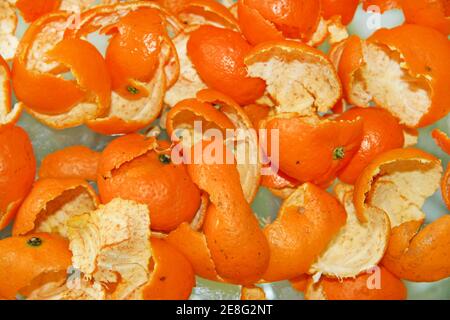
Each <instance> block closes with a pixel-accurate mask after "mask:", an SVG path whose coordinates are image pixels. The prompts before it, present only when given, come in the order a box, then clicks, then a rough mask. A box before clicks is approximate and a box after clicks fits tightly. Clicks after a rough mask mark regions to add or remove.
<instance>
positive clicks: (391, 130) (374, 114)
mask: <svg viewBox="0 0 450 320" xmlns="http://www.w3.org/2000/svg"><path fill="white" fill-rule="evenodd" d="M358 117H359V118H361V119H362V121H363V139H362V141H361V146H360V148H359V150H358V151H357V152H356V154H355V155H354V156H353V158H352V159H351V160H350V162H349V163H348V165H347V166H346V167H345V168H343V170H341V171H340V172H339V175H338V177H339V179H340V180H341V181H342V182H345V183H348V184H353V183H355V181H356V179H357V178H358V176H359V175H360V173H361V172H362V171H363V170H364V168H365V167H366V166H367V165H368V164H369V163H370V161H372V159H374V158H375V157H376V156H377V155H378V154H380V153H383V152H384V151H387V150H392V149H397V148H402V147H403V145H404V140H405V139H404V133H403V128H402V127H401V126H400V124H399V121H398V120H397V119H396V118H394V116H392V115H391V114H390V113H389V112H388V111H386V110H384V109H381V108H358V107H356V108H351V109H349V110H348V111H346V112H344V113H342V114H341V115H339V116H338V117H337V118H336V119H337V120H347V121H350V120H355V119H357V118H358Z"/></svg>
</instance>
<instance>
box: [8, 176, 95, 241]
mask: <svg viewBox="0 0 450 320" xmlns="http://www.w3.org/2000/svg"><path fill="white" fill-rule="evenodd" d="M98 205H99V199H98V197H97V195H96V193H95V191H94V189H93V188H92V187H91V186H90V185H89V184H88V183H87V182H85V181H84V180H81V179H50V178H49V179H41V180H38V181H37V182H36V183H35V184H34V186H33V189H32V190H31V192H30V193H29V195H28V196H27V198H26V199H25V200H24V202H23V204H22V206H21V207H20V209H19V211H18V213H17V216H16V219H15V220H14V225H13V231H12V233H13V235H15V236H21V235H26V234H29V233H33V232H48V233H58V234H59V235H60V236H62V237H65V238H67V226H66V223H67V221H68V220H69V219H70V218H71V217H72V216H74V215H79V214H82V213H85V212H89V211H92V210H94V209H96V208H97V207H98Z"/></svg>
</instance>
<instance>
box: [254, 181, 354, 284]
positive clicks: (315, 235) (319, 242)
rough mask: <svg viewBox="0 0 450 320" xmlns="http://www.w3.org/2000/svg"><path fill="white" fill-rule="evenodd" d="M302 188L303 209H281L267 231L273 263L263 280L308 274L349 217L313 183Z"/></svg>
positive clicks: (291, 277) (266, 228)
mask: <svg viewBox="0 0 450 320" xmlns="http://www.w3.org/2000/svg"><path fill="white" fill-rule="evenodd" d="M300 188H304V207H303V208H298V207H285V208H283V207H282V208H281V210H280V212H279V213H278V217H277V219H276V220H275V221H274V222H273V223H271V224H270V225H268V226H267V227H265V228H264V234H265V235H266V237H267V240H268V242H269V245H270V263H269V267H268V269H267V271H266V273H265V274H264V275H263V277H262V278H263V279H264V280H265V281H268V282H273V281H281V280H289V279H293V278H296V277H299V276H301V275H302V274H305V273H307V272H308V270H309V268H310V266H311V265H312V264H313V263H314V261H315V259H316V258H317V257H318V255H320V253H321V252H322V251H323V250H325V248H326V247H327V246H328V244H329V243H330V241H331V240H332V239H333V237H334V236H335V235H336V233H337V232H338V231H339V229H340V228H341V227H342V226H343V225H344V224H345V222H346V217H347V214H346V213H345V210H344V208H343V207H342V206H341V204H340V203H339V202H338V201H337V200H336V199H335V198H334V197H333V196H331V195H330V194H328V193H327V192H325V191H323V190H322V189H320V188H319V187H317V186H315V185H313V184H310V183H306V184H304V185H303V186H301V187H300ZM300 209H301V212H300Z"/></svg>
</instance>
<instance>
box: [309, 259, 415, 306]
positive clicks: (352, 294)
mask: <svg viewBox="0 0 450 320" xmlns="http://www.w3.org/2000/svg"><path fill="white" fill-rule="evenodd" d="M379 268H380V269H379V284H378V285H379V287H377V283H376V282H377V280H374V281H373V280H372V279H371V277H374V276H375V275H371V274H370V273H365V274H361V275H359V276H357V277H356V278H355V279H344V280H339V279H329V278H322V279H321V280H320V281H319V282H318V283H314V282H313V281H311V280H310V281H309V283H308V285H307V288H306V291H305V299H306V300H405V299H406V295H407V290H406V287H405V285H404V284H403V282H402V281H401V280H400V279H398V278H396V277H395V276H394V275H392V274H391V273H390V272H389V271H388V270H387V269H385V268H383V267H379ZM375 272H377V271H375ZM373 282H374V283H373Z"/></svg>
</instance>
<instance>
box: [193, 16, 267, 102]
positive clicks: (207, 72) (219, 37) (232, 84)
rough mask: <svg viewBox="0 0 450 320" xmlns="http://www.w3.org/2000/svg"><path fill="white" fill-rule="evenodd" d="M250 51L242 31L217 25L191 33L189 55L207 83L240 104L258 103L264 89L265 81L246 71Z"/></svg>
mask: <svg viewBox="0 0 450 320" xmlns="http://www.w3.org/2000/svg"><path fill="white" fill-rule="evenodd" d="M250 50H251V46H250V44H249V43H248V42H247V41H246V40H245V39H244V38H243V37H242V35H241V34H240V33H239V32H236V31H233V30H229V29H223V28H218V27H214V26H206V25H205V26H201V27H200V28H198V29H196V30H194V31H192V32H191V33H190V37H189V40H188V42H187V54H188V56H189V58H190V60H191V61H192V63H193V65H194V67H195V69H196V70H197V72H198V74H199V75H200V78H201V79H202V80H203V81H204V82H205V84H207V85H208V87H209V88H211V89H215V90H219V91H221V92H223V93H225V94H226V95H228V96H230V97H231V98H232V99H233V100H235V101H236V102H237V103H239V104H240V105H245V104H249V103H253V102H255V100H257V99H258V98H260V97H261V96H262V95H263V93H264V89H265V84H264V81H262V80H261V79H257V78H255V77H252V76H249V74H248V72H247V69H246V66H245V64H244V57H245V56H246V54H247V53H248V52H250ZM237 83H239V85H238V86H237V85H236V84H237Z"/></svg>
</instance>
